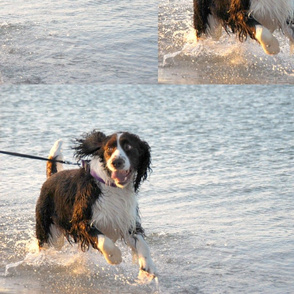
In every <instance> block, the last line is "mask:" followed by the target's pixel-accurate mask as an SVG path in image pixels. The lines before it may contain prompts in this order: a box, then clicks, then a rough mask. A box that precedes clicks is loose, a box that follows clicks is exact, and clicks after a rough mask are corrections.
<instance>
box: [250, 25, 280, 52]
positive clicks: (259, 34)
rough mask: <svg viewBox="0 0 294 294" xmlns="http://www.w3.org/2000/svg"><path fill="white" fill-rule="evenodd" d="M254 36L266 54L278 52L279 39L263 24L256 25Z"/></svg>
mask: <svg viewBox="0 0 294 294" xmlns="http://www.w3.org/2000/svg"><path fill="white" fill-rule="evenodd" d="M255 38H256V39H257V40H258V42H259V43H260V45H261V46H262V49H263V51H264V52H265V53H266V54H269V55H274V54H278V53H279V52H280V46H279V41H278V40H277V39H276V38H275V37H274V36H273V35H272V33H271V32H270V31H269V30H268V29H267V28H265V27H263V26H259V25H258V26H256V33H255Z"/></svg>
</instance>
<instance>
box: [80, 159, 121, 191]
mask: <svg viewBox="0 0 294 294" xmlns="http://www.w3.org/2000/svg"><path fill="white" fill-rule="evenodd" d="M82 167H83V168H84V169H85V170H86V171H88V172H90V175H91V176H92V177H93V178H94V179H96V180H97V181H98V182H100V183H102V184H104V185H107V184H106V183H105V181H104V180H103V179H102V178H101V177H99V176H98V175H97V174H96V173H95V171H93V170H91V169H90V165H89V161H87V160H82ZM107 186H110V187H114V188H116V187H117V186H116V184H115V183H111V184H110V185H107Z"/></svg>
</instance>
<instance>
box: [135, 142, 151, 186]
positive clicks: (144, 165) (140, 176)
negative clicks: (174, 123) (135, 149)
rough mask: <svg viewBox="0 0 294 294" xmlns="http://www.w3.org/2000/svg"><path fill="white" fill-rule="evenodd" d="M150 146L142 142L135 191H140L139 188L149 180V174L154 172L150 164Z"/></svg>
mask: <svg viewBox="0 0 294 294" xmlns="http://www.w3.org/2000/svg"><path fill="white" fill-rule="evenodd" d="M150 149H151V148H150V146H149V145H148V143H147V142H145V141H141V142H140V150H139V152H140V161H139V162H140V163H139V164H140V165H139V167H138V171H137V176H136V179H135V184H134V188H135V191H137V190H138V189H139V186H140V184H141V183H142V182H144V181H145V180H146V179H147V176H148V174H149V173H150V172H151V171H152V169H151V167H150V164H151V153H150Z"/></svg>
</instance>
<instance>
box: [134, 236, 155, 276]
mask: <svg viewBox="0 0 294 294" xmlns="http://www.w3.org/2000/svg"><path fill="white" fill-rule="evenodd" d="M129 246H130V247H131V248H132V250H133V251H134V253H135V254H136V255H137V257H138V260H139V266H140V270H141V271H144V272H147V273H148V274H150V275H151V276H153V277H156V276H157V271H156V267H155V264H154V263H153V261H152V258H151V255H150V250H149V247H148V245H147V243H146V241H145V240H144V238H143V236H142V235H141V234H134V235H131V236H130V239H129Z"/></svg>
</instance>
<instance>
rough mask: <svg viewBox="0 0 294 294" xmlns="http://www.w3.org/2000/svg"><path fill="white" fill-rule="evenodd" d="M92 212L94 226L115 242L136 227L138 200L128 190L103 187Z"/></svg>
mask: <svg viewBox="0 0 294 294" xmlns="http://www.w3.org/2000/svg"><path fill="white" fill-rule="evenodd" d="M92 211H93V214H92V221H91V223H92V225H94V226H95V227H96V228H97V229H98V230H99V231H100V232H102V233H103V234H104V235H106V236H107V237H108V238H110V239H112V240H113V241H114V242H115V241H116V240H117V239H119V238H121V237H122V238H125V237H126V236H127V235H128V234H129V231H130V230H132V229H135V227H136V219H137V199H136V195H135V194H134V193H133V192H130V190H129V189H127V188H125V189H120V188H113V187H109V186H103V187H102V195H101V196H100V197H99V199H98V200H97V201H96V202H95V203H94V204H93V207H92Z"/></svg>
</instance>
